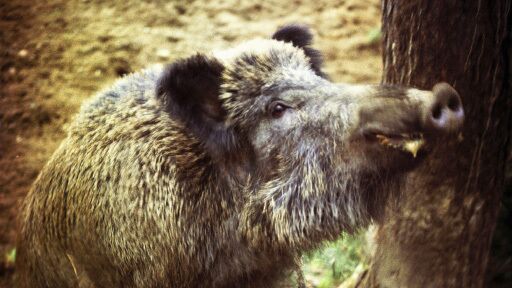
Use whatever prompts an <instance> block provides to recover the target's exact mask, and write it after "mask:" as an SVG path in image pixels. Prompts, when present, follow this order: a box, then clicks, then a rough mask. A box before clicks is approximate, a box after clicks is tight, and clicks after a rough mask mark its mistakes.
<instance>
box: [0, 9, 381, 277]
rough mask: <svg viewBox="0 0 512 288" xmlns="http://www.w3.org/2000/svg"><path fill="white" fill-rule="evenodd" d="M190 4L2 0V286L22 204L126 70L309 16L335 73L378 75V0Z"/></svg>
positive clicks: (361, 78) (352, 78)
mask: <svg viewBox="0 0 512 288" xmlns="http://www.w3.org/2000/svg"><path fill="white" fill-rule="evenodd" d="M183 2H184V1H170V2H167V1H151V2H149V1H131V0H113V1H106V0H80V1H79V0H72V1H66V0H47V1H30V0H10V1H2V3H1V4H0V53H1V54H0V83H1V85H0V287H3V286H6V287H7V286H8V281H9V279H10V277H11V275H12V272H13V270H14V269H13V267H12V264H11V263H10V262H9V261H7V259H6V257H5V256H4V255H6V253H8V251H10V250H11V249H12V248H14V245H15V244H14V240H15V234H16V225H15V218H16V214H17V212H18V210H19V203H20V202H21V200H22V198H23V196H24V195H25V194H26V192H27V191H28V189H29V187H30V184H31V183H32V181H33V180H34V179H35V177H37V173H38V171H39V170H40V169H41V167H42V166H43V165H44V163H45V162H46V161H47V159H48V158H49V157H50V155H51V153H52V152H53V151H54V150H55V148H56V147H57V145H58V144H59V142H60V141H61V140H62V138H63V137H64V136H65V131H66V124H67V123H69V121H70V120H71V119H72V117H73V115H74V113H75V112H76V111H77V110H78V108H79V107H80V104H81V103H82V101H83V100H84V99H86V98H88V97H90V96H91V95H92V94H94V92H95V91H97V90H98V89H101V88H102V87H105V86H107V85H109V84H111V83H113V81H114V80H115V79H116V78H118V77H119V76H122V75H124V74H126V73H129V72H132V71H136V70H139V69H141V68H143V67H145V66H148V65H150V64H152V63H167V62H171V61H173V60H174V59H177V58H180V57H185V56H188V55H191V54H192V53H194V52H195V51H209V50H212V49H221V48H225V47H229V46H230V45H232V43H237V42H240V41H242V40H246V39H250V38H253V37H267V36H269V35H270V34H272V32H273V31H274V30H275V29H276V28H277V27H279V26H280V25H283V24H286V23H306V24H309V25H310V26H311V27H312V28H313V29H314V31H315V35H316V45H315V46H316V47H318V48H319V49H320V50H321V51H322V52H323V53H324V56H325V61H326V67H325V68H326V69H325V70H326V71H327V72H328V73H329V74H330V76H331V78H332V79H333V80H335V81H343V82H379V80H380V74H381V70H382V67H381V58H380V50H379V49H380V47H379V43H378V41H374V40H375V39H373V38H374V34H375V32H376V31H378V28H379V23H380V11H379V8H380V7H379V1H378V0H346V1H343V0H340V1H328V0H315V1H305V0H293V1H282V0H271V1H262V2H260V1H258V2H256V1H247V0H242V1H235V0H214V1H192V2H191V3H189V4H184V3H183ZM34 3H37V4H34Z"/></svg>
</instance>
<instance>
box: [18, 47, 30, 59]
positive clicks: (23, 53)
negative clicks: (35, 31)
mask: <svg viewBox="0 0 512 288" xmlns="http://www.w3.org/2000/svg"><path fill="white" fill-rule="evenodd" d="M18 56H19V57H21V58H25V57H27V56H28V51H27V50H26V49H21V50H20V51H19V52H18Z"/></svg>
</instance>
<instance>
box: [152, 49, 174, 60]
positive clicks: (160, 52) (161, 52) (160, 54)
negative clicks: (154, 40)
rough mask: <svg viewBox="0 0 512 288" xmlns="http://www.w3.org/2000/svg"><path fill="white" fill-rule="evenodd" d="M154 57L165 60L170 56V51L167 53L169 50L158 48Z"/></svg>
mask: <svg viewBox="0 0 512 288" xmlns="http://www.w3.org/2000/svg"><path fill="white" fill-rule="evenodd" d="M156 56H158V57H160V58H162V59H167V58H169V57H170V56H171V51H169V49H165V48H160V49H158V50H157V51H156Z"/></svg>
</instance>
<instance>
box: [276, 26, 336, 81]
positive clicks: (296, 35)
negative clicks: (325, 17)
mask: <svg viewBox="0 0 512 288" xmlns="http://www.w3.org/2000/svg"><path fill="white" fill-rule="evenodd" d="M272 39H274V40H278V41H284V42H287V43H291V44H292V45H293V46H295V47H298V48H301V49H302V50H304V54H306V56H307V57H308V58H309V63H310V64H311V68H312V69H313V71H315V73H316V74H317V75H318V76H321V77H324V78H327V75H326V74H325V73H324V72H322V64H323V59H322V54H321V53H320V51H318V50H316V49H314V48H312V47H311V46H310V45H311V43H312V42H313V34H312V33H311V31H310V29H309V28H308V27H307V26H305V25H299V24H290V25H286V26H283V27H281V28H279V29H278V30H277V31H276V32H275V33H274V35H272Z"/></svg>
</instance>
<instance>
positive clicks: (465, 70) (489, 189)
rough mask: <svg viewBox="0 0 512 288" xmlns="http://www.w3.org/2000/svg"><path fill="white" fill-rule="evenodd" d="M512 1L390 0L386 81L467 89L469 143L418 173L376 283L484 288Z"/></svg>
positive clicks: (499, 174)
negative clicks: (443, 85) (448, 85)
mask: <svg viewBox="0 0 512 288" xmlns="http://www.w3.org/2000/svg"><path fill="white" fill-rule="evenodd" d="M510 4H511V1H509V0H494V1H487V0H472V1H463V0H452V1H446V0H418V1H417V0H414V1H411V0H383V1H382V9H383V11H382V13H383V16H382V20H383V21H382V22H383V27H382V29H383V33H384V75H383V79H382V82H384V83H394V84H403V85H408V86H415V87H418V88H422V89H431V88H432V86H433V85H434V84H435V83H437V82H440V81H446V82H448V83H450V84H452V85H453V86H454V87H455V88H456V89H457V90H458V92H459V93H460V95H461V97H462V98H463V102H464V109H465V112H466V123H465V127H464V130H463V140H462V141H461V142H460V140H461V138H459V140H457V139H453V140H448V139H447V140H446V144H444V143H443V145H440V148H438V149H437V150H436V151H434V153H432V155H430V157H429V159H428V160H427V161H426V162H425V163H424V165H422V167H421V168H419V169H418V170H417V171H415V172H414V173H412V174H411V175H410V176H409V177H408V179H407V183H406V185H405V187H404V197H403V199H402V202H401V207H400V208H399V209H398V211H396V210H395V209H391V208H390V209H388V211H387V217H386V219H387V220H386V221H385V223H383V224H382V225H381V226H379V227H378V228H377V232H376V238H375V241H376V249H375V253H374V255H373V259H372V265H371V268H370V271H369V273H368V274H367V275H368V276H367V277H366V282H365V284H366V286H367V287H482V286H483V285H484V278H485V277H484V274H485V270H486V265H487V258H488V254H489V247H490V242H491V239H492V234H493V230H494V226H495V222H496V217H497V212H498V209H499V206H500V197H501V193H502V192H501V189H502V187H503V181H504V166H505V159H506V147H507V141H508V137H509V135H508V133H509V131H510V130H509V129H508V127H507V126H509V125H510V105H511V101H510V99H511V96H510V74H509V73H510V72H509V66H510V62H509V55H508V52H509V51H510V50H509V43H508V40H507V37H506V36H507V33H509V32H510V31H509V30H510V29H509V28H510V23H509V18H510V17H509V14H510V8H511V5H510Z"/></svg>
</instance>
